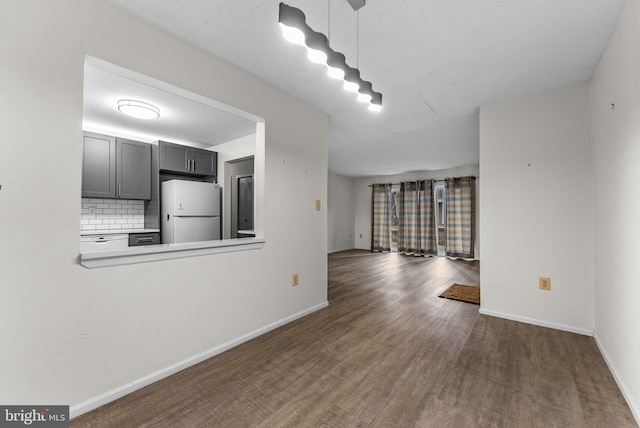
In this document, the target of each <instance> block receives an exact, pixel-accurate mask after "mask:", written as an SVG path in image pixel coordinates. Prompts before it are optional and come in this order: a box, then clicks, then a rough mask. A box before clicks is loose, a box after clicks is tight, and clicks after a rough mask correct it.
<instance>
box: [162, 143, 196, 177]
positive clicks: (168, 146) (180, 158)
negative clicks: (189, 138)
mask: <svg viewBox="0 0 640 428" xmlns="http://www.w3.org/2000/svg"><path fill="white" fill-rule="evenodd" d="M158 146H159V148H160V169H163V170H166V171H173V172H183V173H184V172H189V158H188V152H189V147H186V146H181V145H179V144H173V143H167V142H166V141H160V142H158Z"/></svg>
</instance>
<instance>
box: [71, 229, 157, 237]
mask: <svg viewBox="0 0 640 428" xmlns="http://www.w3.org/2000/svg"><path fill="white" fill-rule="evenodd" d="M152 232H160V229H110V230H83V231H81V232H80V236H92V235H119V234H129V233H152Z"/></svg>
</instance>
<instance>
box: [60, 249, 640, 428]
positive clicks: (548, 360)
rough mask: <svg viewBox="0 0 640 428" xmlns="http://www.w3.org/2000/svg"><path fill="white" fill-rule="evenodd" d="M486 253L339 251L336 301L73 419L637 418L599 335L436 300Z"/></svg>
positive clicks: (187, 423)
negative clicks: (474, 257)
mask: <svg viewBox="0 0 640 428" xmlns="http://www.w3.org/2000/svg"><path fill="white" fill-rule="evenodd" d="M479 269H480V267H479V263H478V262H466V261H452V260H447V259H444V258H439V257H434V258H415V257H408V256H402V255H398V254H381V253H370V252H368V251H358V250H353V251H345V252H340V253H334V254H331V255H329V307H328V308H325V309H322V310H320V311H317V312H315V313H313V314H311V315H309V316H307V317H305V318H302V319H300V320H297V321H295V322H293V323H290V324H288V325H286V326H284V327H281V328H279V329H277V330H275V331H273V332H270V333H267V334H265V335H263V336H261V337H258V338H256V339H254V340H252V341H250V342H247V343H245V344H242V345H240V346H238V347H236V348H234V349H232V350H229V351H227V352H225V353H223V354H221V355H218V356H216V357H213V358H211V359H209V360H207V361H204V362H202V363H200V364H198V365H196V366H193V367H191V368H189V369H186V370H183V371H182V372H179V373H177V374H175V375H173V376H170V377H168V378H166V379H163V380H161V381H159V382H156V383H154V384H152V385H150V386H148V387H146V388H143V389H141V390H139V391H136V392H134V393H132V394H129V395H128V396H126V397H123V398H121V399H119V400H116V401H114V402H112V403H109V404H107V405H105V406H103V407H101V408H99V409H96V410H94V411H92V412H89V413H87V414H84V415H81V416H79V417H77V418H75V419H73V420H72V421H71V427H73V428H80V427H341V428H342V427H635V426H637V425H636V423H635V421H634V419H633V416H632V414H631V412H630V410H629V408H628V406H627V405H626V403H625V401H624V399H623V397H622V395H621V393H620V391H619V389H618V387H617V386H616V384H615V381H614V380H613V378H612V376H611V374H610V372H609V370H608V368H607V366H606V364H605V362H604V360H603V359H602V357H601V355H600V353H599V351H598V349H597V347H596V345H595V342H594V340H593V339H592V338H590V337H585V336H580V335H576V334H572V333H566V332H561V331H556V330H551V329H546V328H542V327H536V326H531V325H526V324H521V323H517V322H513V321H508V320H503V319H498V318H492V317H487V316H484V315H479V314H478V308H479V307H478V306H477V305H473V304H469V303H463V302H457V301H453V300H448V299H442V298H438V297H437V296H438V294H440V293H441V292H442V291H444V290H445V289H446V288H447V287H448V286H449V285H451V284H452V283H454V282H457V283H460V284H468V285H478V283H479Z"/></svg>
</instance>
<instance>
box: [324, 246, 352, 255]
mask: <svg viewBox="0 0 640 428" xmlns="http://www.w3.org/2000/svg"><path fill="white" fill-rule="evenodd" d="M349 250H355V247H347V248H338V249H336V250H329V251H328V254H331V253H339V252H340V251H349Z"/></svg>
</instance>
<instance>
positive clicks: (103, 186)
mask: <svg viewBox="0 0 640 428" xmlns="http://www.w3.org/2000/svg"><path fill="white" fill-rule="evenodd" d="M115 196H116V139H115V138H114V137H110V136H107V135H100V134H94V133H89V132H86V133H85V134H84V142H83V154H82V197H84V198H115Z"/></svg>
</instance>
